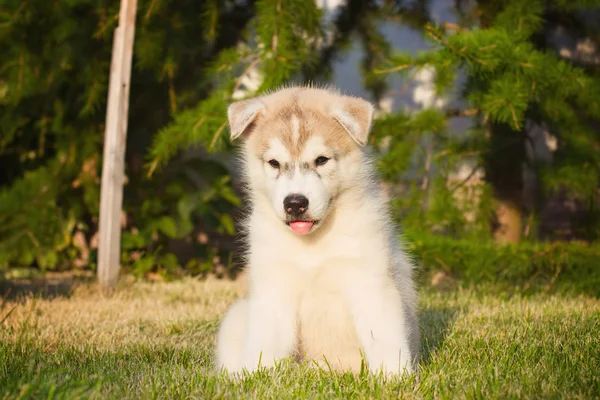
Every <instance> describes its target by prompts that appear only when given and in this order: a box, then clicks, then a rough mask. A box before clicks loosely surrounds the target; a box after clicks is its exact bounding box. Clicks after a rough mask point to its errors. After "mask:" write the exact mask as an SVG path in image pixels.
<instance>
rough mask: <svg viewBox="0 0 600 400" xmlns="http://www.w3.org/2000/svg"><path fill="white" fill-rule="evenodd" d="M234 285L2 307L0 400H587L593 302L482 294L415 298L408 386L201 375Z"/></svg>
mask: <svg viewBox="0 0 600 400" xmlns="http://www.w3.org/2000/svg"><path fill="white" fill-rule="evenodd" d="M239 292H240V287H239V284H238V283H232V282H225V281H215V280H211V281H208V282H200V281H195V280H191V279H189V280H184V281H180V282H173V283H155V284H152V283H141V282H138V283H132V284H129V285H127V287H124V288H122V289H121V290H120V291H119V292H118V293H117V294H115V295H113V296H104V295H102V293H100V292H99V291H97V289H95V288H94V287H89V286H84V287H79V288H77V289H76V290H75V291H74V292H73V293H71V294H69V295H68V296H57V297H55V298H53V299H45V298H43V297H38V298H34V297H27V298H22V299H18V300H6V299H5V300H4V302H3V303H2V306H1V308H0V321H3V322H1V323H0V398H7V399H12V398H78V397H84V398H98V399H100V398H102V399H104V398H136V399H138V398H235V397H242V398H257V399H264V398H273V399H288V398H340V399H341V398H357V399H364V398H406V397H408V398H451V399H454V398H485V399H488V398H502V399H504V398H514V397H520V398H598V397H599V396H600V301H599V300H598V299H597V298H594V297H590V296H586V295H584V294H579V295H575V294H572V295H561V294H558V293H552V294H549V293H544V292H538V293H533V294H527V295H525V294H519V293H511V291H510V290H506V289H499V288H498V287H492V286H485V287H474V288H463V289H461V288H459V289H456V290H453V291H449V292H439V291H436V290H435V289H432V288H424V289H422V291H421V295H422V297H421V310H422V311H421V323H422V333H423V338H424V343H423V349H424V354H423V359H422V362H421V365H420V372H419V374H417V375H414V376H412V377H410V378H407V379H404V380H399V379H390V380H385V379H384V378H382V377H378V376H373V375H370V374H367V373H362V374H360V375H357V376H354V375H351V374H335V373H330V372H328V371H324V370H319V369H316V368H314V367H310V366H308V365H297V364H294V363H292V362H289V361H286V362H283V363H282V364H281V365H280V366H279V367H278V368H276V369H275V370H263V371H259V372H258V373H256V374H254V375H246V376H244V377H242V378H241V379H239V380H237V381H235V380H230V379H229V378H227V377H225V376H224V375H220V374H216V373H214V372H212V370H211V367H212V360H211V353H212V347H213V344H214V337H215V333H216V330H217V327H218V320H219V318H220V316H221V315H222V313H223V312H224V311H225V310H226V308H227V307H228V305H229V304H231V302H232V301H233V300H234V298H235V297H236V296H237V295H238V293H239Z"/></svg>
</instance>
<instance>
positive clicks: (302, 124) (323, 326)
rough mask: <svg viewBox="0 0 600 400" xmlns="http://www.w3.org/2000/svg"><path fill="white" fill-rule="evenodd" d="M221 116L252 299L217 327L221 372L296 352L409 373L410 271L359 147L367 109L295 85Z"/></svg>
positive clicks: (354, 366)
mask: <svg viewBox="0 0 600 400" xmlns="http://www.w3.org/2000/svg"><path fill="white" fill-rule="evenodd" d="M228 114H229V121H230V126H231V134H232V138H238V137H241V138H242V155H243V160H244V173H245V178H246V181H247V183H248V191H249V193H248V195H249V199H250V201H251V211H250V214H249V217H248V218H247V220H246V221H245V222H244V224H245V226H246V228H247V230H248V245H249V251H248V284H249V294H248V296H247V298H245V299H242V300H239V301H238V302H237V303H235V304H234V305H233V306H232V307H231V309H230V310H229V311H228V313H227V315H226V316H225V318H224V319H223V321H222V324H221V327H220V330H219V335H218V338H217V354H216V355H217V366H218V367H219V368H224V369H226V370H228V371H229V372H237V371H241V370H242V369H247V370H249V371H253V370H256V368H257V367H258V366H259V363H260V365H262V366H266V367H270V366H273V365H274V363H275V361H277V360H279V359H282V358H286V357H289V356H292V355H293V356H295V357H296V358H297V359H308V360H314V361H316V362H317V363H318V364H321V365H324V366H325V365H329V366H331V367H333V368H334V369H337V370H351V371H354V372H356V371H359V370H360V367H361V361H362V360H363V357H364V359H365V360H366V362H367V365H368V367H369V369H370V370H371V371H373V372H378V371H383V372H384V373H392V374H393V373H406V372H412V371H413V369H414V366H415V362H416V360H417V356H418V349H419V326H418V320H417V316H416V300H417V298H416V293H415V290H414V288H413V280H412V272H413V265H412V263H411V262H410V260H409V259H408V257H407V256H406V255H405V253H404V252H403V251H402V249H401V247H400V245H399V243H398V240H397V238H396V233H395V230H394V227H393V226H392V224H391V223H390V217H389V215H388V209H387V199H386V198H385V197H384V195H383V192H382V191H381V188H380V186H379V182H378V178H377V176H376V172H375V169H374V166H373V164H372V161H371V158H370V157H369V154H368V152H367V150H366V149H365V148H364V147H363V146H364V145H365V144H366V143H367V138H368V134H369V130H370V125H371V120H372V116H373V107H372V105H371V104H370V103H368V102H366V101H365V100H362V99H359V98H354V97H349V96H342V95H340V94H338V93H336V92H334V91H332V90H329V89H322V88H308V87H292V88H285V89H282V90H279V91H276V92H274V93H270V94H267V95H264V96H262V97H258V98H254V99H250V100H244V101H240V102H236V103H233V104H232V105H231V106H230V108H229V112H228ZM319 157H324V158H319ZM324 159H327V160H326V161H325V162H324V161H323V160H324ZM291 194H298V195H302V196H305V197H306V198H307V199H308V206H307V209H306V210H304V209H302V210H301V211H303V213H302V214H301V215H298V214H290V213H289V210H290V209H287V211H286V207H284V203H285V201H286V198H287V196H289V195H291ZM298 221H300V222H298ZM302 221H308V222H302ZM294 224H300V225H294ZM301 224H305V225H302V226H303V227H304V228H306V227H307V226H310V230H309V231H308V232H304V231H301V228H296V227H297V226H301ZM302 226H301V227H302ZM299 232H300V233H299Z"/></svg>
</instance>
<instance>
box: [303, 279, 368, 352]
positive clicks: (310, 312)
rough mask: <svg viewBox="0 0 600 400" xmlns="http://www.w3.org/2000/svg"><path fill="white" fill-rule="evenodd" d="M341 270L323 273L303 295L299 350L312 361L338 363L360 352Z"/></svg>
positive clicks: (310, 282)
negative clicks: (340, 358)
mask: <svg viewBox="0 0 600 400" xmlns="http://www.w3.org/2000/svg"><path fill="white" fill-rule="evenodd" d="M339 273H340V271H334V270H332V271H329V273H325V274H320V275H318V276H316V277H315V279H313V280H309V281H307V285H306V286H305V288H304V290H303V291H302V293H301V297H300V301H299V304H298V338H299V344H298V346H299V351H300V352H301V353H304V355H305V356H307V357H309V358H322V356H323V355H325V356H327V357H328V358H330V359H333V360H337V359H338V358H339V357H340V356H342V355H344V354H349V353H353V352H356V351H357V349H358V342H357V340H356V335H355V331H354V328H353V324H352V313H351V310H350V307H349V302H348V299H347V297H346V291H345V290H344V287H343V283H342V281H341V279H340V276H339V275H338V274H339Z"/></svg>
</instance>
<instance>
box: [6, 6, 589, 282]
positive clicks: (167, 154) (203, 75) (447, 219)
mask: <svg viewBox="0 0 600 400" xmlns="http://www.w3.org/2000/svg"><path fill="white" fill-rule="evenodd" d="M599 10H600V2H598V1H591V0H590V1H587V0H572V1H566V0H548V1H541V0H531V1H519V0H496V1H493V0H491V1H489V0H486V1H483V0H482V1H475V0H472V1H461V0H454V1H452V0H429V1H428V0H414V1H408V0H405V1H403V0H397V1H391V0H381V1H369V0H362V1H353V0H348V1H343V0H317V1H315V2H313V1H311V0H260V1H242V0H239V1H234V0H210V1H200V0H179V1H177V2H175V1H168V0H138V11H137V21H136V34H135V43H134V59H133V71H132V84H131V93H130V108H129V113H130V114H129V129H128V142H127V154H126V184H125V194H124V206H123V207H124V211H123V215H122V219H121V224H122V228H123V236H122V254H121V262H122V265H123V268H124V270H125V271H126V272H129V273H132V274H134V275H136V276H140V277H141V276H143V277H147V278H151V279H171V278H175V277H178V276H184V275H196V276H206V275H208V274H216V275H217V276H229V275H235V273H236V271H237V270H238V269H239V267H240V266H242V263H241V260H240V257H239V251H238V248H239V241H238V239H239V236H238V226H237V225H236V224H237V222H236V221H237V220H238V217H239V216H240V215H243V213H244V212H247V210H244V209H243V208H242V207H241V201H240V196H241V193H240V182H239V176H238V175H237V170H236V164H235V153H234V146H232V145H231V143H230V142H229V138H228V137H229V135H228V127H227V121H226V108H227V105H228V104H229V103H230V102H231V101H233V100H237V99H242V98H245V97H250V96H253V95H255V94H257V93H260V92H262V91H265V90H269V89H273V88H277V87H279V86H281V85H283V84H287V83H303V82H307V81H311V82H315V83H319V84H332V85H334V86H336V87H338V88H339V89H341V90H342V91H344V92H346V93H348V94H353V95H358V96H362V97H365V98H367V99H369V100H370V101H372V102H373V103H374V104H375V105H376V106H377V119H376V121H375V123H374V127H373V130H372V135H371V138H370V142H371V145H372V147H373V148H374V149H375V153H376V155H377V157H378V161H377V162H378V166H379V169H380V172H381V174H382V177H383V178H384V181H385V185H386V190H388V191H389V193H390V194H391V196H392V209H393V215H394V218H395V219H396V220H397V221H398V222H399V223H400V224H401V227H402V232H399V234H402V236H404V237H405V238H406V239H407V242H408V244H407V246H408V249H409V250H410V251H411V252H412V253H413V254H414V256H415V258H416V259H417V260H418V261H419V262H420V264H421V267H422V270H423V271H425V274H424V276H430V275H432V274H434V273H435V274H437V275H435V276H439V274H440V273H441V274H442V277H444V276H452V275H458V276H461V277H463V278H469V277H470V278H474V279H484V278H490V279H498V278H500V277H514V276H519V277H527V278H529V277H536V279H538V280H540V281H542V282H546V283H548V282H550V283H552V282H553V281H554V280H556V278H557V276H559V275H561V276H566V277H568V276H576V277H578V279H579V280H580V281H583V282H584V284H585V285H586V287H587V288H589V289H590V290H592V291H596V292H597V291H598V290H599V289H598V287H600V285H599V283H600V279H599V278H598V276H599V275H600V274H599V271H600V244H599V243H598V239H599V236H600V209H599V206H600V199H599V197H600V196H599V195H600V186H599V173H600V104H599V102H600V50H599V45H600V12H599ZM118 15H119V2H118V1H115V0H65V1H28V2H25V1H21V0H4V1H3V2H2V5H0V48H2V51H1V52H0V275H2V276H4V277H8V278H11V277H18V276H24V275H28V274H39V273H44V272H47V271H75V272H77V271H94V270H95V268H96V262H97V231H98V212H99V194H100V174H101V167H102V144H103V136H104V122H105V110H106V99H107V91H108V77H109V69H110V61H111V49H112V38H113V32H114V29H115V27H116V26H117V24H118ZM429 272H431V274H430V275H428V274H427V273H429ZM586 277H587V278H586ZM581 278H585V279H581Z"/></svg>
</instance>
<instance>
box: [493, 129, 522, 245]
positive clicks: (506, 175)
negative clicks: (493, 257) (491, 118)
mask: <svg viewBox="0 0 600 400" xmlns="http://www.w3.org/2000/svg"><path fill="white" fill-rule="evenodd" d="M488 126H489V133H490V151H489V153H488V154H487V155H486V159H485V167H486V179H487V181H488V182H489V183H490V184H491V185H492V187H493V189H494V195H495V196H496V199H497V200H498V202H499V205H498V208H497V209H496V218H495V221H494V223H492V231H493V235H494V238H495V240H496V242H498V243H516V242H518V241H520V240H521V236H522V232H523V166H524V163H525V158H526V153H525V132H523V131H514V130H512V128H511V127H510V126H509V125H507V124H492V123H490V124H489V125H488Z"/></svg>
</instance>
